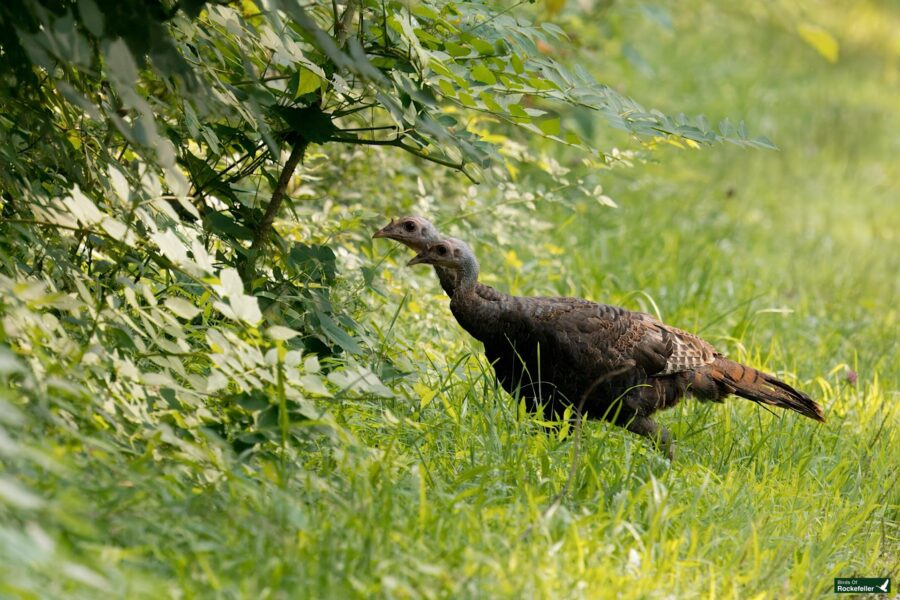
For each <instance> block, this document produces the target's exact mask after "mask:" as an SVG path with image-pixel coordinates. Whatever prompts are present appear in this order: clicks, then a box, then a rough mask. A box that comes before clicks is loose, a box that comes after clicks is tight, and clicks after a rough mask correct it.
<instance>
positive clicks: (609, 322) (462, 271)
mask: <svg viewBox="0 0 900 600" xmlns="http://www.w3.org/2000/svg"><path fill="white" fill-rule="evenodd" d="M409 264H410V265H413V264H431V265H433V266H434V267H435V269H436V270H437V271H438V275H439V276H440V277H441V284H442V286H443V287H444V289H445V291H446V292H447V293H448V294H449V295H450V296H451V298H450V310H451V312H452V313H453V316H454V317H455V318H456V320H457V322H458V323H459V324H460V325H461V326H462V327H463V329H465V330H466V331H467V332H468V333H469V334H470V335H471V336H472V337H474V338H475V339H477V340H479V341H480V342H482V343H483V344H484V350H485V355H486V357H487V359H488V361H490V363H491V365H492V366H493V368H494V371H495V373H496V376H497V380H498V381H499V383H500V384H501V386H502V387H503V388H504V389H505V390H506V391H507V392H509V393H510V394H512V395H513V396H517V395H518V396H521V397H522V398H523V399H524V400H525V402H526V405H527V407H528V408H529V409H531V410H541V411H543V415H544V417H545V418H546V419H549V418H553V417H554V416H561V413H562V412H563V409H564V408H565V407H567V406H574V407H576V408H577V409H578V410H577V412H578V413H579V414H586V415H587V416H588V417H591V418H600V419H606V420H608V421H612V422H614V423H616V424H617V425H620V426H622V427H625V428H627V429H628V430H629V431H632V432H634V433H636V434H639V435H643V436H645V437H648V438H650V439H651V440H653V441H654V442H655V443H656V444H657V445H658V446H659V447H660V448H661V449H662V450H664V451H665V452H666V453H667V454H668V455H669V457H672V455H673V448H672V440H671V435H670V434H669V432H668V431H667V430H666V429H665V428H664V427H661V426H659V425H658V424H657V423H656V422H655V421H654V420H653V419H652V418H651V415H653V413H655V412H656V411H658V410H661V409H664V408H669V407H671V406H674V405H675V404H677V403H678V402H679V401H680V400H681V398H682V397H684V396H685V395H693V396H695V397H697V398H699V399H701V400H706V401H713V402H721V401H722V400H723V399H724V397H725V396H728V395H729V394H734V395H737V396H740V397H743V398H746V399H749V400H752V401H754V402H757V403H760V404H766V405H770V406H778V407H781V408H787V409H790V410H793V411H796V412H799V413H801V414H803V415H804V416H807V417H809V418H811V419H814V420H817V421H824V420H825V419H824V417H823V414H822V409H821V408H820V407H819V405H818V404H816V402H815V401H813V400H812V399H811V398H810V397H809V396H807V395H806V394H803V393H802V392H800V391H798V390H796V389H794V388H793V387H791V386H790V385H788V384H787V383H785V382H783V381H780V380H779V379H777V378H775V377H774V376H772V375H769V374H767V373H763V372H761V371H758V370H756V369H754V368H752V367H749V366H746V365H742V364H740V363H737V362H735V361H732V360H729V359H727V358H725V357H724V356H722V355H721V354H720V353H718V352H717V351H716V350H715V348H713V347H712V345H710V344H709V343H708V342H706V341H704V340H702V339H701V338H699V337H697V336H695V335H693V334H691V333H688V332H686V331H682V330H680V329H677V328H675V327H670V326H668V325H666V324H664V323H662V322H661V321H659V320H658V319H655V318H653V317H652V316H650V315H648V314H645V313H641V312H633V311H629V310H626V309H624V308H621V307H618V306H610V305H607V304H598V303H596V302H591V301H588V300H583V299H580V298H564V297H558V298H547V297H518V296H512V295H509V294H505V293H502V292H500V291H498V290H495V289H494V288H492V287H490V286H487V285H484V284H482V283H479V282H478V270H479V269H478V261H477V260H476V258H475V255H474V253H472V250H471V248H469V247H468V246H467V245H466V244H465V243H464V242H461V241H460V240H456V239H453V238H444V239H442V240H440V241H437V242H434V243H431V244H429V245H428V246H427V247H426V248H425V249H424V250H422V251H421V252H419V254H417V255H416V257H415V258H413V259H412V260H411V261H410V262H409Z"/></svg>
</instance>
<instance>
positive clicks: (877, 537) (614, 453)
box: [346, 5, 900, 598]
mask: <svg viewBox="0 0 900 600" xmlns="http://www.w3.org/2000/svg"><path fill="white" fill-rule="evenodd" d="M866 11H868V12H866ZM792 18H793V17H792ZM798 18H799V17H798ZM846 18H847V20H846V21H844V22H842V21H841V15H840V14H838V13H837V12H835V13H834V14H832V13H828V12H827V11H826V12H823V14H822V16H821V19H822V20H824V21H825V23H826V24H827V25H828V26H830V27H834V29H833V31H834V33H835V35H836V36H837V37H838V38H839V39H840V40H842V41H843V42H844V46H843V47H842V52H843V54H842V56H841V59H840V60H839V61H838V63H836V64H830V63H829V62H827V61H826V60H824V59H823V57H821V56H820V55H818V54H817V53H816V51H815V50H814V49H813V48H812V47H810V46H809V45H807V44H806V43H805V42H804V41H803V40H802V39H801V38H800V36H799V35H797V34H796V32H795V31H793V30H791V29H790V27H791V25H790V23H792V21H790V19H789V17H788V16H784V15H778V14H767V15H764V17H761V18H760V20H759V21H753V20H751V19H746V18H743V17H742V16H741V18H739V16H735V15H730V14H728V13H717V12H716V11H702V13H701V14H699V15H686V14H685V15H684V16H683V17H681V18H680V19H679V18H677V16H676V22H675V29H674V32H672V33H666V34H664V35H663V40H662V41H660V40H659V39H656V40H654V41H653V42H651V43H644V44H637V46H636V47H637V49H638V50H639V51H641V52H645V53H646V59H647V62H648V63H649V64H651V65H679V67H680V68H679V69H678V70H677V71H675V70H672V71H670V72H664V71H662V69H660V70H659V71H658V72H655V73H653V74H652V76H642V75H640V74H637V73H631V72H629V71H628V69H625V70H623V71H622V72H621V73H620V76H621V79H622V80H624V81H626V82H627V84H626V85H625V86H623V87H625V90H626V91H628V92H631V93H634V94H635V95H636V96H638V97H641V98H648V97H650V98H652V99H653V100H654V101H655V103H656V105H659V106H663V107H664V108H665V109H668V110H677V109H678V107H679V106H681V105H686V106H691V107H699V108H700V109H701V110H703V111H704V112H706V113H707V114H711V115H717V114H727V113H729V112H731V113H732V114H733V113H734V111H737V113H738V114H743V115H745V117H746V118H747V119H748V121H749V122H751V123H755V124H759V125H758V126H759V127H761V128H762V129H764V133H766V134H767V135H770V136H771V137H772V138H773V139H774V140H775V142H776V143H777V144H778V145H779V147H780V150H779V151H778V152H746V151H742V150H738V149H734V150H731V149H724V150H722V149H715V150H713V151H709V152H703V153H697V152H690V151H688V152H685V151H673V152H668V153H667V154H666V155H665V156H664V158H663V159H662V160H661V164H659V165H657V166H650V167H641V168H638V169H637V170H636V171H637V172H628V173H624V174H623V175H621V177H619V178H618V179H611V181H610V183H609V185H608V187H607V192H608V193H610V194H611V195H612V196H613V197H614V198H615V199H616V200H617V201H618V202H619V203H620V204H621V208H620V209H619V210H616V211H609V210H605V209H599V208H596V207H589V206H585V207H583V210H582V211H580V212H576V213H574V214H570V213H568V212H565V211H559V210H557V211H553V210H551V209H548V210H549V212H548V213H547V214H546V215H545V216H546V217H547V218H548V220H550V221H551V222H553V223H554V224H555V227H554V228H553V229H552V230H551V231H550V232H545V233H542V234H541V235H540V236H535V237H536V238H538V239H532V240H527V243H524V244H522V247H520V248H517V253H518V255H519V256H520V257H522V258H523V259H524V265H523V266H522V268H520V269H512V268H509V266H508V265H506V264H505V263H504V261H503V259H502V257H499V256H491V255H488V256H484V254H485V253H486V252H487V249H482V256H484V260H483V263H484V264H483V266H484V268H485V269H486V270H489V271H492V272H493V273H494V274H495V276H496V280H495V281H496V282H497V285H499V286H501V287H504V288H507V289H512V290H513V291H515V292H517V293H535V294H539V293H540V294H543V293H563V294H575V295H580V296H585V297H590V298H593V299H596V300H601V301H606V302H611V303H618V304H623V305H626V306H629V307H632V308H637V309H642V310H647V311H649V312H657V311H658V312H659V313H660V314H661V316H662V317H663V318H664V319H665V320H667V321H668V322H670V323H673V324H676V325H678V326H681V327H684V328H687V329H691V330H695V331H698V332H701V333H702V334H703V335H704V336H706V337H707V338H708V339H710V340H711V341H713V342H714V343H715V344H716V345H717V347H719V348H720V349H721V350H723V351H726V352H728V353H729V354H730V355H731V356H733V357H735V358H737V359H739V360H742V361H746V362H749V363H751V364H753V365H756V366H759V367H765V368H767V369H769V370H771V371H774V372H777V373H779V374H781V375H783V376H784V377H785V378H787V379H788V380H789V381H791V382H794V383H796V384H797V385H799V386H800V387H801V388H802V389H805V390H807V391H809V392H810V393H811V394H813V395H814V396H816V397H817V398H818V399H819V400H820V401H821V402H822V403H823V404H824V405H825V407H826V414H827V416H828V423H827V424H825V425H823V426H819V425H817V424H815V423H813V422H811V421H808V420H805V419H802V418H800V417H797V416H795V415H784V414H781V413H779V414H775V415H771V414H768V413H766V412H764V411H762V410H760V409H759V408H758V407H757V406H754V405H752V404H751V403H748V402H746V401H741V400H739V399H735V400H733V401H731V402H729V403H728V404H726V405H725V406H723V407H720V406H704V405H699V404H697V403H685V404H683V405H682V406H680V407H678V408H677V409H676V410H673V411H671V412H670V413H668V414H667V415H665V416H663V417H662V420H663V421H664V422H666V423H667V424H668V425H670V426H671V428H672V429H673V431H674V433H675V435H676V437H677V438H678V439H679V440H680V442H681V444H680V454H679V457H678V459H677V460H676V461H675V463H673V464H672V465H671V466H669V465H667V464H666V463H665V462H664V461H662V460H661V459H660V458H659V457H657V456H655V455H654V454H653V453H652V452H650V451H648V449H647V447H646V445H645V444H643V443H642V442H641V441H639V440H636V439H634V438H632V437H631V436H629V435H628V434H625V433H622V432H621V431H619V430H615V429H612V428H610V427H608V426H606V425H604V424H595V423H591V424H588V425H587V426H586V428H585V430H584V436H585V437H584V440H583V445H582V455H581V456H580V459H579V463H578V468H577V470H576V471H575V475H574V479H573V480H572V481H571V485H570V486H569V487H568V488H566V481H567V477H568V470H569V465H570V461H571V460H572V447H573V444H571V443H570V442H569V441H568V440H566V441H562V442H561V441H559V440H556V439H552V438H548V437H546V436H544V435H543V434H541V433H540V432H538V431H537V430H536V429H535V427H534V426H533V424H531V423H527V422H525V423H523V422H522V421H521V420H519V419H517V418H516V417H517V415H516V412H515V410H514V409H513V408H512V406H511V404H510V401H509V400H508V399H507V398H504V397H497V396H496V395H495V394H494V393H493V392H492V391H491V390H490V386H489V384H488V383H487V381H486V380H485V379H484V378H483V377H481V376H479V375H478V373H477V371H476V373H475V375H474V376H473V374H472V371H463V370H460V369H457V370H456V371H453V372H452V373H451V374H450V375H447V374H446V373H447V371H448V367H447V365H453V364H454V363H455V361H456V360H457V359H459V360H463V359H464V357H463V355H460V354H458V353H457V351H456V350H451V351H450V352H449V354H448V355H447V357H446V360H438V362H437V365H436V367H437V368H436V369H435V370H434V371H429V372H428V373H423V383H424V384H425V388H423V389H432V390H433V389H438V390H440V391H439V392H438V394H437V398H435V399H432V400H431V401H430V403H429V404H428V405H427V407H426V408H424V409H423V410H421V411H417V410H413V411H412V412H411V413H410V411H409V409H408V408H405V407H402V406H395V407H391V408H392V410H395V411H396V412H397V413H403V416H404V417H407V418H409V419H410V421H406V420H404V419H403V418H400V420H399V421H398V423H397V424H396V426H395V427H393V428H390V430H389V431H383V432H381V434H380V435H381V436H383V439H382V440H381V441H380V446H381V447H384V448H385V449H386V450H385V451H386V453H387V454H388V455H389V456H396V460H397V462H398V464H402V465H404V466H402V467H401V466H398V467H397V469H398V471H397V474H396V475H395V476H394V477H388V478H383V477H381V476H379V477H377V478H376V479H377V482H376V483H371V484H367V486H368V485H372V486H374V489H371V488H368V487H367V489H366V490H365V491H364V492H363V494H362V497H363V498H365V499H359V500H358V502H359V505H357V509H358V510H359V511H360V515H358V517H357V518H354V519H352V520H351V522H350V523H348V524H347V525H346V526H347V528H348V530H349V531H350V532H352V533H350V534H349V535H350V537H351V538H356V536H360V537H361V538H362V540H366V541H365V542H362V541H360V539H354V540H353V541H350V542H347V546H346V548H347V550H346V551H347V552H350V553H351V554H353V555H355V556H359V557H362V556H365V550H363V551H360V550H359V548H360V547H362V548H379V551H378V552H377V553H376V555H377V556H376V557H367V558H366V559H361V560H366V561H368V560H375V561H376V563H377V564H379V565H381V568H384V569H385V574H386V575H389V576H388V578H387V579H381V580H380V582H379V583H378V584H377V585H376V587H374V588H368V591H374V590H378V591H380V592H386V593H391V594H396V595H403V594H404V592H403V590H406V592H409V593H412V594H419V593H421V594H425V595H427V594H428V593H429V591H430V592H433V593H434V594H436V595H441V594H443V593H450V594H452V595H454V596H473V597H478V596H481V597H495V596H508V597H522V596H523V595H524V596H538V597H566V596H575V597H610V596H615V595H619V596H620V597H622V596H624V597H677V598H687V597H709V598H720V597H734V598H747V597H816V596H822V595H827V594H829V593H830V590H831V587H832V580H833V578H834V577H837V576H851V575H859V576H862V575H866V574H870V575H873V576H878V575H887V574H891V573H892V574H894V575H895V576H896V575H897V574H898V572H900V571H898V569H900V565H898V557H900V525H898V523H900V488H898V486H897V485H896V481H897V476H898V469H900V450H898V449H900V435H898V432H897V426H898V424H900V411H898V408H897V402H898V399H900V398H898V388H900V358H898V357H900V353H898V347H897V330H898V314H897V306H898V305H897V301H898V298H900V283H898V282H900V278H898V277H897V273H900V252H898V250H897V248H898V247H900V246H898V237H897V235H898V234H897V232H898V231H900V211H898V210H897V208H896V201H897V197H898V195H900V186H898V183H897V182H898V181H900V170H898V164H897V161H896V160H895V159H894V158H893V157H895V156H896V155H897V152H898V150H900V148H898V138H897V137H896V135H892V134H891V133H890V132H892V131H893V132H896V131H897V130H898V126H900V114H898V111H897V104H896V98H897V97H898V94H897V91H898V85H897V82H898V70H897V69H898V56H897V53H896V52H897V49H896V48H895V47H894V46H891V43H889V42H890V39H891V38H890V37H889V34H886V33H885V31H886V29H885V28H887V29H890V26H889V25H884V26H883V27H882V26H872V23H873V19H874V20H875V21H877V20H878V19H879V18H880V19H883V20H885V21H886V23H888V24H889V23H891V22H893V23H894V24H895V25H896V23H897V20H896V19H897V15H896V14H894V13H891V12H890V11H888V10H887V9H879V8H877V7H873V6H870V5H866V6H864V7H861V8H860V9H858V10H857V11H856V12H854V13H853V14H848V15H846ZM891 19H893V21H891ZM863 23H865V24H867V26H872V27H874V28H873V29H870V31H872V32H873V33H872V35H873V36H874V37H875V38H876V39H875V40H873V39H871V38H868V39H863V37H861V36H860V35H859V33H858V28H859V27H860V26H862V25H861V24H863ZM629 27H632V28H633V29H632V31H633V32H634V33H633V36H634V38H635V39H642V36H643V39H650V38H651V37H652V36H653V35H654V34H658V33H659V32H658V31H656V30H655V29H654V27H655V26H653V25H649V24H647V25H640V24H639V21H638V22H634V23H629ZM641 27H644V29H641ZM879 35H887V36H888V37H887V38H885V39H883V40H882V41H883V42H884V44H879V43H878V41H877V39H878V36H879ZM894 44H895V42H894ZM892 48H893V49H892ZM760 49H766V51H765V52H761V50H760ZM892 52H893V54H892ZM749 56H752V57H753V59H752V60H750V59H748V57H749ZM610 68H611V69H614V68H615V67H614V66H611V67H610ZM614 79H615V78H614ZM663 94H665V95H663ZM548 240H549V241H552V243H553V244H554V245H556V246H561V247H563V248H565V249H566V250H565V254H564V255H563V257H562V258H561V259H560V260H561V262H562V264H563V265H564V270H563V272H562V273H560V272H558V271H557V269H556V266H555V265H556V264H557V262H556V261H547V260H545V258H546V256H547V251H546V249H545V246H544V245H543V242H545V241H548ZM405 276H406V275H401V277H405ZM398 287H400V289H402V285H401V286H398ZM432 289H435V290H436V286H434V285H433V286H432ZM417 304H418V305H426V308H425V310H427V311H440V312H441V315H440V318H447V319H449V318H450V317H449V314H448V313H447V312H446V308H445V306H444V305H445V301H443V300H442V299H440V296H438V295H435V296H434V297H431V298H427V299H426V300H421V299H420V300H418V302H417ZM437 304H440V306H439V307H438V306H437ZM411 319H415V316H414V315H409V314H403V313H401V316H400V320H401V321H409V320H411ZM406 327H408V323H407V324H406ZM435 327H437V328H438V329H437V330H432V329H429V328H426V329H425V330H424V331H423V332H421V334H420V336H421V337H419V338H413V339H412V340H409V335H410V334H409V333H408V331H409V330H404V331H405V332H406V333H405V335H406V336H407V339H408V340H409V341H410V348H411V349H412V348H423V347H425V348H428V347H433V346H434V337H433V336H435V335H436V332H438V331H439V332H440V333H441V334H443V335H447V334H446V333H444V332H445V331H446V330H445V329H444V326H443V325H440V324H438V325H436V326H435ZM413 335H414V334H413ZM449 335H451V336H453V337H452V338H450V339H451V340H453V341H452V342H451V343H449V344H448V345H449V347H450V348H451V349H455V348H456V347H457V342H456V340H457V339H458V334H453V333H450V334H449ZM467 347H469V348H471V349H472V350H473V351H476V352H477V347H475V346H470V345H467ZM419 355H421V352H419ZM854 377H858V379H856V380H854ZM854 381H855V382H854ZM426 398H427V395H426ZM372 433H374V432H372V431H366V435H369V434H372ZM404 471H407V472H408V473H409V475H408V478H405V477H403V476H402V475H400V473H402V472H404ZM404 481H405V484H403V483H401V482H404ZM383 486H388V488H389V490H388V491H386V492H385V491H382V487H383ZM563 489H565V490H566V491H567V494H566V495H565V499H564V500H563V502H562V504H561V506H559V508H558V509H557V510H555V511H552V512H551V514H546V513H544V511H545V510H546V509H547V507H548V506H550V505H551V501H552V499H553V498H554V497H555V496H556V494H557V493H559V492H560V490H563ZM378 498H383V499H384V502H386V503H387V505H383V504H381V503H380V502H379V501H378ZM373 522H374V523H375V525H374V527H373V528H372V530H369V529H368V528H367V524H371V523H373ZM358 551H359V554H358V555H357V554H356V552H358ZM876 574H877V575H876Z"/></svg>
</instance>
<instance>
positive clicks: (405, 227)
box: [372, 216, 441, 252]
mask: <svg viewBox="0 0 900 600" xmlns="http://www.w3.org/2000/svg"><path fill="white" fill-rule="evenodd" d="M372 237H373V238H388V239H390V240H394V241H397V242H400V243H401V244H403V245H404V246H407V247H409V248H412V249H413V250H415V251H416V252H422V251H423V250H425V249H426V248H427V247H428V245H429V244H433V243H434V242H437V241H438V240H440V239H441V235H440V233H438V230H437V228H436V227H435V226H434V225H432V224H431V222H430V221H428V220H427V219H423V218H422V217H415V216H410V217H400V218H399V219H397V220H394V219H391V222H390V223H388V224H387V225H385V226H384V227H382V228H381V229H379V230H378V231H376V232H375V235H373V236H372Z"/></svg>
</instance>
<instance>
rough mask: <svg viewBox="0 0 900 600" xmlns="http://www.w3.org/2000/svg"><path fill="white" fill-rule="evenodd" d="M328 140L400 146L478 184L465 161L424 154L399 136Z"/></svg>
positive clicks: (366, 144)
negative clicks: (391, 137)
mask: <svg viewBox="0 0 900 600" xmlns="http://www.w3.org/2000/svg"><path fill="white" fill-rule="evenodd" d="M328 141H329V142H342V143H344V144H359V145H361V146H393V147H395V148H400V149H401V150H405V151H407V152H409V153H410V154H412V155H413V156H417V157H419V158H421V159H423V160H427V161H429V162H433V163H436V164H439V165H443V166H445V167H450V168H451V169H456V170H457V171H459V172H461V173H462V174H463V175H465V176H466V178H467V179H468V180H469V181H471V182H472V183H475V184H478V183H479V181H478V180H477V179H475V178H474V177H472V175H471V174H469V172H468V171H466V163H465V161H462V160H461V161H459V162H453V161H451V160H449V159H446V158H440V157H437V156H431V155H430V154H425V153H424V152H422V151H421V150H419V149H417V148H414V147H413V146H410V145H408V144H404V143H403V141H402V140H401V139H400V138H394V139H392V140H363V139H358V138H344V137H330V138H328Z"/></svg>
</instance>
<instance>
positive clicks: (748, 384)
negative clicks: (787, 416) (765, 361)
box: [706, 358, 825, 422]
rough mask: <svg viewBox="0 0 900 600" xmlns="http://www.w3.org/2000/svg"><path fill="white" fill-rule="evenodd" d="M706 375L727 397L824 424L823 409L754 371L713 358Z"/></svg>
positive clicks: (804, 396) (798, 392)
mask: <svg viewBox="0 0 900 600" xmlns="http://www.w3.org/2000/svg"><path fill="white" fill-rule="evenodd" d="M706 374H707V375H708V376H709V377H710V378H712V379H713V380H714V381H715V382H716V383H717V384H719V385H720V386H721V387H722V388H723V390H724V391H725V392H726V393H730V394H735V395H737V396H740V397H741V398H746V399H747V400H753V401H754V402H759V403H760V404H768V405H769V406H779V407H781V408H788V409H790V410H793V411H796V412H798V413H800V414H801V415H804V416H807V417H809V418H810V419H814V420H816V421H822V422H824V421H825V415H824V414H823V413H822V407H821V406H819V405H818V404H817V403H816V401H815V400H813V399H812V398H810V397H809V396H807V395H806V394H804V393H803V392H800V391H798V390H795V389H794V388H793V387H791V386H789V385H788V384H786V383H785V382H783V381H781V380H780V379H777V378H775V377H774V376H772V375H769V374H768V373H763V372H762V371H757V370H756V369H754V368H753V367H748V366H746V365H742V364H741V363H738V362H735V361H733V360H728V359H727V358H716V360H715V361H713V363H712V364H710V365H708V366H707V367H706Z"/></svg>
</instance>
